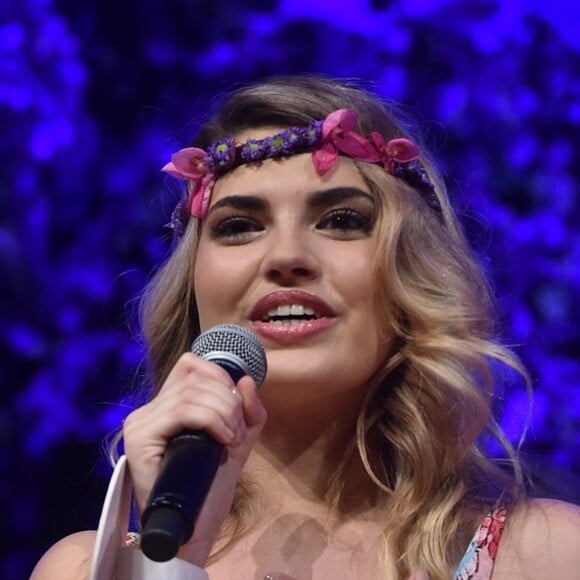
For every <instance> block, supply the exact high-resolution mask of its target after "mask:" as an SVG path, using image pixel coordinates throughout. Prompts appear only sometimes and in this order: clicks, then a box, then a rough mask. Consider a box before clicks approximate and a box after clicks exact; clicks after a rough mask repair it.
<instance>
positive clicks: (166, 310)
mask: <svg viewBox="0 0 580 580" xmlns="http://www.w3.org/2000/svg"><path fill="white" fill-rule="evenodd" d="M339 108H350V109H354V110H355V111H356V112H357V114H358V122H359V127H358V131H359V132H360V133H362V134H369V133H370V132H371V131H378V132H380V133H381V134H382V135H383V136H384V137H385V138H386V139H390V138H395V137H401V136H407V137H410V138H412V139H413V140H415V141H416V142H419V143H420V144H421V141H420V139H419V137H418V136H417V135H416V134H413V131H412V129H411V127H412V125H411V124H410V123H409V122H408V121H406V120H404V118H403V116H401V114H400V111H398V110H397V108H396V107H395V106H393V105H391V104H386V103H384V102H383V101H380V100H379V99H377V98H376V97H374V96H373V95H372V94H371V93H369V92H368V91H366V90H363V89H361V88H359V87H358V86H357V85H355V84H354V83H350V82H346V81H336V80H333V79H328V78H321V77H285V78H275V79H271V80H268V81H265V82H262V83H259V84H256V85H253V86H251V87H247V88H242V89H239V90H237V91H235V92H234V93H232V94H231V95H230V96H229V97H228V99H227V100H226V101H225V103H224V104H223V105H222V107H221V109H220V111H219V112H218V113H217V115H215V116H214V117H212V118H210V120H209V121H208V122H207V123H205V124H204V125H203V126H202V128H201V130H200V131H199V132H198V134H197V137H196V138H195V141H194V145H196V146H199V147H203V148H205V147H207V146H208V145H209V144H210V143H211V142H213V141H214V140H216V139H218V138H223V137H224V136H226V135H235V134H237V133H240V132H241V131H243V130H245V129H248V128H258V127H264V126H281V127H290V126H294V125H305V124H307V123H309V122H310V121H312V120H314V119H321V118H324V117H325V116H326V115H328V114H329V113H330V112H332V111H334V110H336V109H339ZM423 151H424V148H423ZM421 163H422V164H423V166H424V167H425V168H426V169H427V171H428V174H429V176H430V178H431V180H432V182H433V183H434V184H435V186H436V194H437V197H438V199H439V203H440V205H441V208H442V212H441V214H438V213H436V212H435V211H433V209H432V208H430V207H429V206H428V205H427V203H425V200H424V199H422V196H421V194H420V193H418V192H417V191H415V190H414V189H413V188H411V187H410V186H408V185H406V184H405V183H403V182H402V181H401V180H399V179H397V178H394V177H392V176H390V175H388V174H386V172H385V171H384V170H382V169H381V168H380V167H378V166H375V165H370V164H365V163H359V162H357V166H358V168H359V170H360V172H361V174H362V176H363V178H364V179H365V180H366V182H367V184H368V185H369V187H370V189H371V190H372V192H373V193H374V194H375V196H376V198H377V199H379V200H380V203H379V215H378V218H377V221H376V226H375V227H376V228H377V235H378V239H379V248H380V249H379V252H378V255H377V259H376V271H375V272H374V275H375V278H376V282H377V283H376V285H375V286H376V288H377V289H379V291H378V292H377V295H376V296H375V301H376V308H377V320H379V321H382V323H383V328H382V330H383V331H384V333H385V337H389V339H390V341H391V344H393V342H392V341H393V337H394V344H395V345H396V346H395V349H394V352H390V353H389V355H388V356H386V357H385V361H384V365H383V366H382V367H381V368H380V369H379V371H378V372H377V373H376V375H375V377H374V378H373V380H372V381H371V384H370V385H369V389H368V394H367V396H366V399H365V402H364V405H363V406H362V408H361V410H360V413H359V417H358V423H357V432H356V437H355V436H354V434H353V442H352V449H351V453H350V455H349V454H347V455H346V457H345V459H344V461H343V463H342V465H341V466H340V467H339V469H338V470H337V472H336V475H335V477H334V480H333V482H332V485H331V486H330V489H329V492H328V498H329V501H331V502H334V503H335V504H336V503H337V502H339V501H340V494H341V490H342V482H343V481H344V473H345V470H346V469H347V468H348V464H349V461H350V459H351V458H352V457H353V456H354V455H355V454H357V453H358V456H359V457H360V459H361V460H362V462H363V464H364V467H365V469H366V471H367V474H368V476H369V478H370V479H371V480H372V481H373V482H374V483H375V484H376V487H377V489H378V490H380V493H381V494H382V495H383V497H384V498H385V500H386V501H385V505H386V508H385V520H384V521H385V532H384V549H385V553H384V556H385V557H384V561H385V562H394V564H392V565H389V566H387V564H385V578H387V577H389V578H391V577H405V576H406V575H408V574H409V573H410V572H411V571H412V570H416V569H425V570H426V571H427V572H428V573H429V575H430V578H433V579H440V580H444V579H448V578H449V577H450V575H451V573H452V571H453V569H454V567H455V566H456V565H457V563H458V560H459V558H460V556H461V553H462V551H463V550H464V549H465V548H466V545H467V542H468V540H469V536H470V535H471V534H472V533H473V529H474V525H475V522H476V521H477V519H478V518H480V517H481V516H482V515H483V513H485V511H487V510H488V509H490V507H493V505H494V504H497V503H500V502H501V503H515V502H518V501H520V500H521V499H522V498H523V497H524V481H523V475H522V469H521V466H520V463H519V461H518V458H517V454H516V453H515V451H514V449H513V448H512V446H511V445H510V443H509V441H508V440H507V439H506V437H505V436H504V435H503V433H502V432H501V429H500V428H499V426H498V425H497V423H496V421H495V419H494V417H493V415H492V413H491V410H490V409H491V399H492V396H493V394H494V381H495V373H494V372H493V366H494V365H495V364H496V363H497V362H500V363H501V364H503V365H507V366H508V367H510V368H512V369H515V370H516V371H517V372H518V373H520V374H522V376H523V377H524V380H525V381H526V383H527V384H529V382H528V379H527V376H526V374H525V370H524V369H523V368H522V366H521V364H520V363H519V361H518V360H517V358H516V357H515V355H514V354H513V353H512V352H510V350H509V349H507V348H505V347H504V346H502V345H501V344H500V343H499V342H498V341H497V340H496V339H495V337H494V332H495V329H494V323H493V318H492V311H493V301H492V297H491V292H490V289H489V287H488V284H487V282H486V280H485V277H484V275H483V273H482V270H481V268H480V266H479V265H478V263H477V260H476V259H475V258H474V256H473V254H472V251H471V250H470V248H469V244H468V243H467V241H466V239H465V236H464V234H463V232H462V229H461V226H460V225H459V222H458V219H457V218H456V216H455V214H454V212H453V210H452V208H451V206H450V203H449V200H448V197H447V194H446V191H445V187H444V185H443V183H442V180H441V177H440V176H439V174H438V172H437V170H436V169H435V166H434V164H433V163H432V161H431V160H430V159H429V157H428V156H427V155H426V154H425V153H423V154H422V158H421ZM200 227H201V225H200V223H198V222H197V220H194V219H191V220H190V223H189V225H188V228H187V230H186V233H185V235H184V237H183V238H182V239H181V240H180V242H179V243H178V245H177V247H176V248H175V251H174V252H173V254H172V255H171V257H170V258H169V260H168V261H167V262H166V263H165V265H164V266H163V267H162V268H161V269H160V270H159V271H158V272H157V274H156V276H155V278H154V279H153V280H152V282H151V283H150V284H149V286H148V288H147V289H146V291H145V293H144V296H143V300H142V308H141V322H142V328H143V334H144V337H145V340H146V343H147V364H148V373H149V375H148V376H149V383H148V384H149V385H150V386H151V396H152V397H153V396H155V394H156V393H157V392H158V390H159V388H160V386H161V385H162V384H163V382H164V380H165V378H166V377H167V375H168V373H169V371H170V369H171V368H172V367H173V365H174V364H175V363H176V361H177V359H178V358H179V356H180V355H181V354H182V353H183V352H185V351H186V350H189V348H190V345H191V342H192V340H193V339H194V338H195V336H196V335H197V334H198V333H199V322H198V315H197V307H196V301H195V296H194V292H193V268H194V263H195V253H196V248H197V240H198V235H199V229H200ZM484 433H487V434H491V435H492V436H493V437H495V439H497V440H498V441H499V442H500V444H501V445H502V447H503V448H504V449H505V455H506V459H505V460H504V462H505V463H507V464H509V466H510V469H509V470H508V471H506V470H505V468H504V467H505V466H504V467H501V466H499V465H498V463H497V462H494V461H492V460H490V459H489V458H487V457H486V455H485V453H484V452H483V451H482V448H481V446H480V443H479V442H480V441H481V436H482V434H484ZM248 495H249V494H248V492H247V489H246V488H245V487H244V485H243V484H240V486H239V493H238V494H237V497H236V500H235V501H234V506H233V508H232V521H233V524H231V522H230V525H233V526H234V527H236V526H237V531H238V532H239V531H241V530H242V528H243V522H244V517H243V516H244V511H245V509H246V507H247V506H248V502H249V497H248ZM229 531H230V533H228V534H227V535H228V536H230V537H231V533H232V528H231V527H230V528H229Z"/></svg>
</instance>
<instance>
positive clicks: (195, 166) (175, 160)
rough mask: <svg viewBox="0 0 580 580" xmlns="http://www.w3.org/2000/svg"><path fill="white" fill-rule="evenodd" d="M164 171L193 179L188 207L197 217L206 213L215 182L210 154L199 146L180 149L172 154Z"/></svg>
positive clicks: (175, 175) (182, 177)
mask: <svg viewBox="0 0 580 580" xmlns="http://www.w3.org/2000/svg"><path fill="white" fill-rule="evenodd" d="M162 171H165V173H169V174H170V175H173V176H174V177H179V178H181V179H190V180H191V181H192V185H191V191H190V192H189V196H188V199H187V209H188V210H189V211H190V213H191V214H192V215H194V216H196V217H202V216H204V215H205V214H206V212H207V209H208V206H209V201H210V197H211V190H212V188H213V185H214V183H215V176H214V174H213V171H211V170H210V168H209V166H208V155H207V153H206V152H205V151H204V150H203V149H199V148H198V147H186V148H185V149H180V150H179V151H177V152H176V153H174V154H173V155H172V156H171V161H170V162H169V163H168V164H167V165H165V167H163V169H162Z"/></svg>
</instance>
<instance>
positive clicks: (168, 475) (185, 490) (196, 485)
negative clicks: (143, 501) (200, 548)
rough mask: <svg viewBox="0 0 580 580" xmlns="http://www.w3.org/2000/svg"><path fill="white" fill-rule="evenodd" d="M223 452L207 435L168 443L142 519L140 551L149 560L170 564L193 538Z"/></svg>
mask: <svg viewBox="0 0 580 580" xmlns="http://www.w3.org/2000/svg"><path fill="white" fill-rule="evenodd" d="M223 451H224V446H223V445H222V444H221V443H218V442H217V441H216V440H215V439H214V438H213V437H211V436H210V435H208V434H207V433H206V432H205V431H197V430H196V431H194V430H191V431H183V432H182V433H180V434H179V435H177V436H175V437H173V438H172V439H171V440H170V441H169V443H168V444H167V449H166V452H165V456H164V458H163V462H162V464H161V468H160V472H159V477H158V478H157V480H156V481H155V485H154V487H153V489H152V491H151V495H150V498H151V500H150V502H149V503H148V505H147V508H146V509H145V511H144V512H143V516H142V518H141V523H142V526H143V532H142V534H141V549H142V551H143V553H144V554H145V555H146V556H147V557H148V558H150V559H151V560H154V561H155V562H166V561H167V560H171V558H174V557H175V555H176V554H177V552H178V550H179V546H181V545H182V544H184V543H185V542H187V541H188V540H189V539H190V538H191V536H192V534H193V530H194V527H195V523H196V521H197V518H198V516H199V512H200V511H201V508H202V507H203V504H204V502H205V498H206V497H207V493H208V491H209V488H210V486H211V484H212V482H213V479H214V477H215V474H216V471H217V469H218V467H219V464H220V461H221V459H222V455H223ZM169 490H171V491H169Z"/></svg>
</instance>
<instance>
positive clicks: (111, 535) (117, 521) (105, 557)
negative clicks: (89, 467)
mask: <svg viewBox="0 0 580 580" xmlns="http://www.w3.org/2000/svg"><path fill="white" fill-rule="evenodd" d="M130 507H131V478H130V477H129V474H128V472H127V458H126V457H125V456H124V455H122V456H121V457H120V458H119V461H117V465H116V466H115V470H114V471H113V475H112V476H111V481H110V482H109V487H108V489H107V495H106V496H105V501H104V503H103V509H102V510H101V517H100V519H99V528H98V530H97V539H96V542H95V551H94V552H93V561H92V564H91V572H90V574H89V580H111V579H112V578H113V571H114V569H115V560H116V557H117V552H118V551H119V548H120V547H121V546H122V545H123V543H124V538H125V534H126V533H127V526H128V522H129V512H130Z"/></svg>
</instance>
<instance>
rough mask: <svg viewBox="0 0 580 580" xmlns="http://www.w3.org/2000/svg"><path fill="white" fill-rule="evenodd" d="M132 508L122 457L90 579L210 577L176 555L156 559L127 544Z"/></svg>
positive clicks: (108, 497)
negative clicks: (159, 560) (166, 559)
mask: <svg viewBox="0 0 580 580" xmlns="http://www.w3.org/2000/svg"><path fill="white" fill-rule="evenodd" d="M130 510H131V478H130V476H129V472H128V471H127V458H126V457H125V456H124V455H123V456H121V457H120V458H119V461H118V462H117V465H116V466H115V470H114V471H113V475H112V476H111V481H110V482H109V487H108V489H107V495H106V496H105V501H104V503H103V509H102V511H101V517H100V519H99V528H98V530H97V539H96V542H95V551H94V553H93V560H92V563H91V572H90V574H89V578H88V580H137V579H138V580H165V579H167V580H169V579H170V580H209V576H208V575H207V572H206V571H205V570H203V569H202V568H198V567H197V566H194V565H193V564H190V563H189V562H186V561H184V560H179V559H178V558H173V559H172V560H170V561H169V562H153V560H150V559H149V558H147V557H146V556H145V555H144V554H143V552H141V550H138V549H135V548H124V547H123V546H124V544H125V536H126V534H127V527H128V524H129V513H130Z"/></svg>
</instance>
